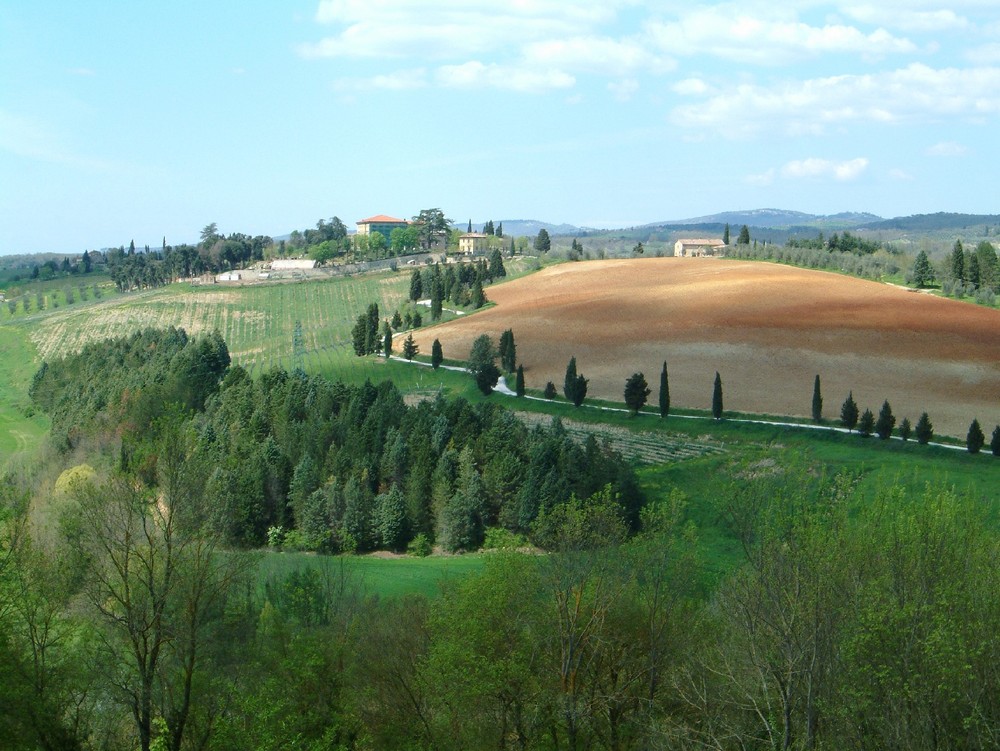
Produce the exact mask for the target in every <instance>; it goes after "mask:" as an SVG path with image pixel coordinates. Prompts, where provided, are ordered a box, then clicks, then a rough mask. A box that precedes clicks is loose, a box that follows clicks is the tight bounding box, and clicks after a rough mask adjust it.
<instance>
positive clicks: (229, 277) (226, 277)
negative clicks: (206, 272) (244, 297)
mask: <svg viewBox="0 0 1000 751" xmlns="http://www.w3.org/2000/svg"><path fill="white" fill-rule="evenodd" d="M242 278H243V277H242V272H240V271H224V272H222V273H221V274H218V275H216V277H215V281H217V282H238V281H239V280H240V279H242Z"/></svg>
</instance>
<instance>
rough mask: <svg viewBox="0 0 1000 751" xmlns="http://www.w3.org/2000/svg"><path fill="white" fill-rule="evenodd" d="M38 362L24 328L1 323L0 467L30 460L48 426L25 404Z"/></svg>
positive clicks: (45, 421) (42, 417) (41, 416)
mask: <svg viewBox="0 0 1000 751" xmlns="http://www.w3.org/2000/svg"><path fill="white" fill-rule="evenodd" d="M36 368H37V364H36V361H35V351H34V348H33V347H32V345H31V342H30V341H29V340H28V337H27V336H26V335H25V333H24V331H22V330H19V329H16V328H13V327H11V326H0V470H3V469H6V468H9V467H12V466H15V465H16V464H17V463H18V462H21V461H25V460H27V459H29V458H30V457H31V456H32V455H33V453H34V452H35V451H36V450H37V449H38V447H39V446H40V445H41V442H42V439H43V438H44V437H45V434H46V432H47V431H48V429H49V422H48V419H47V418H45V416H43V415H39V414H35V413H34V411H33V410H31V409H30V405H29V403H28V396H27V391H28V385H29V384H30V383H31V377H32V375H34V373H35V370H36Z"/></svg>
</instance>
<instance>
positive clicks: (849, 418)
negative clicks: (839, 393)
mask: <svg viewBox="0 0 1000 751" xmlns="http://www.w3.org/2000/svg"><path fill="white" fill-rule="evenodd" d="M840 424H841V425H843V426H844V427H845V428H847V430H848V431H851V430H854V427H855V426H856V425H857V424H858V405H857V402H855V401H854V392H853V391H851V392H849V393H848V394H847V399H845V400H844V403H843V405H841V407H840Z"/></svg>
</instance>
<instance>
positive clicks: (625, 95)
mask: <svg viewBox="0 0 1000 751" xmlns="http://www.w3.org/2000/svg"><path fill="white" fill-rule="evenodd" d="M638 90H639V82H638V81H636V80H635V79H634V78H626V79H623V80H621V81H612V82H611V83H609V84H608V91H610V92H611V93H612V94H613V95H614V97H615V99H617V100H618V101H619V102H627V101H628V100H629V99H631V98H632V97H633V95H634V94H635V92H637V91H638Z"/></svg>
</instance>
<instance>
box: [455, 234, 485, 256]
mask: <svg viewBox="0 0 1000 751" xmlns="http://www.w3.org/2000/svg"><path fill="white" fill-rule="evenodd" d="M487 237H489V235H484V234H483V233H482V232H466V233H465V234H464V235H460V236H459V238H458V252H459V253H461V254H462V255H466V256H473V255H475V254H476V253H485V252H486V243H487V240H486V238H487Z"/></svg>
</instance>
